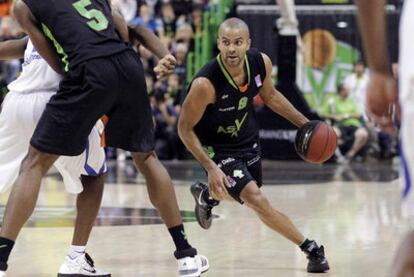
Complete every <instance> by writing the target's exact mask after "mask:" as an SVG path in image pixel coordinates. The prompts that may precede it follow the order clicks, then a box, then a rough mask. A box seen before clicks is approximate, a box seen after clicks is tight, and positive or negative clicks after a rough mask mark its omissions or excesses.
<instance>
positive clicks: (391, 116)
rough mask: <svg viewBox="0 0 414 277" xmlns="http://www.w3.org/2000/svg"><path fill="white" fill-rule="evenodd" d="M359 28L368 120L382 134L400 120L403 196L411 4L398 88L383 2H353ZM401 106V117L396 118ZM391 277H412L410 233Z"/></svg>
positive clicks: (412, 63)
mask: <svg viewBox="0 0 414 277" xmlns="http://www.w3.org/2000/svg"><path fill="white" fill-rule="evenodd" d="M356 4H357V5H358V10H359V21H360V22H359V23H360V24H359V26H360V30H361V33H362V38H363V42H364V48H365V53H366V56H367V58H368V66H369V68H370V70H371V72H370V82H369V85H368V91H367V109H368V116H369V117H370V118H371V119H372V120H373V121H374V122H375V123H376V124H378V125H379V126H380V127H382V128H383V129H384V130H389V131H395V127H394V125H395V123H396V122H395V121H397V125H398V121H399V119H401V123H400V126H401V127H400V134H401V143H402V147H401V149H402V153H401V156H402V161H403V162H402V168H403V172H404V174H403V176H402V177H403V178H404V179H405V185H406V186H405V191H404V194H405V195H406V194H407V193H408V192H409V191H410V188H411V180H412V178H413V176H414V144H413V142H412V139H413V137H414V124H413V121H412V119H413V118H414V60H413V59H414V56H413V50H412V49H413V44H414V36H413V34H412V28H413V26H414V17H413V15H414V1H412V0H407V1H404V7H403V12H402V16H401V21H400V33H399V34H400V51H399V55H400V56H399V64H400V71H399V80H398V82H399V84H398V90H399V91H397V83H396V80H395V79H394V78H393V75H392V66H391V64H390V60H389V56H388V51H387V45H388V44H387V42H388V40H387V39H386V24H385V22H386V19H385V10H384V5H385V0H371V1H366V0H357V1H356ZM399 106H401V116H399V111H400V109H399ZM391 276H393V277H394V276H395V277H403V276H414V231H412V232H411V233H410V234H408V236H407V237H406V238H405V239H404V240H403V241H402V243H401V246H400V248H399V250H398V252H397V254H396V256H395V262H394V265H393V267H392V269H391Z"/></svg>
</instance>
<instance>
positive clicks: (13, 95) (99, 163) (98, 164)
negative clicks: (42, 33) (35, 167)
mask: <svg viewBox="0 0 414 277" xmlns="http://www.w3.org/2000/svg"><path fill="white" fill-rule="evenodd" d="M60 79H61V77H60V75H58V74H57V73H55V72H54V71H53V69H51V67H50V66H49V65H48V64H47V63H46V61H45V60H43V59H42V57H41V56H40V55H39V54H38V53H37V51H36V50H35V49H34V48H33V45H32V43H31V42H30V40H29V42H28V45H27V49H26V51H25V58H24V64H23V71H22V74H21V75H20V76H19V77H18V78H17V80H16V81H14V82H13V83H11V84H10V85H9V89H11V91H10V92H9V93H8V94H7V95H6V98H5V99H4V102H3V107H2V111H1V113H0V192H3V191H5V190H6V189H7V188H8V187H10V186H11V185H12V184H13V183H14V181H15V180H16V178H17V176H18V172H19V168H20V164H21V162H22V160H23V159H24V157H25V156H26V154H27V151H28V149H29V145H30V138H31V137H32V135H33V132H34V130H35V128H36V125H37V123H38V122H39V119H40V117H41V115H42V113H43V111H44V109H45V107H46V104H47V103H48V102H49V99H50V97H51V96H52V95H54V94H55V93H56V91H57V90H58V87H59V82H60ZM99 133H100V132H99V131H98V128H97V127H94V128H93V129H92V131H91V133H90V135H89V137H88V142H87V146H86V150H85V151H84V152H83V153H82V154H80V155H79V156H76V157H64V156H62V157H60V158H59V159H58V160H57V161H56V162H55V164H54V166H55V167H56V168H57V169H58V171H59V172H60V174H61V175H62V177H63V183H64V185H65V188H66V190H67V191H68V192H70V193H80V192H81V191H82V190H83V186H82V184H81V182H80V178H79V177H80V175H89V176H96V175H99V174H102V173H104V172H105V171H106V164H105V152H104V150H103V148H102V147H101V145H100V139H101V138H100V134H99Z"/></svg>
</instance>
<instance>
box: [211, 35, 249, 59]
mask: <svg viewBox="0 0 414 277" xmlns="http://www.w3.org/2000/svg"><path fill="white" fill-rule="evenodd" d="M217 44H218V48H219V50H220V55H221V58H222V59H223V61H224V63H225V64H226V65H227V66H230V67H238V66H240V64H241V63H242V62H243V59H244V56H245V55H246V51H247V50H248V49H249V47H250V38H249V35H248V33H247V32H246V31H245V30H244V29H242V28H240V29H230V28H224V30H222V31H221V32H220V34H219V38H218V39H217Z"/></svg>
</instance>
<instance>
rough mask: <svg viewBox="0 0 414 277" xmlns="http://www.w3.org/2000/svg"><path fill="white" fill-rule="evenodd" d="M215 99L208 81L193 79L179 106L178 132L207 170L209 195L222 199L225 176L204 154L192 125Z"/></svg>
mask: <svg viewBox="0 0 414 277" xmlns="http://www.w3.org/2000/svg"><path fill="white" fill-rule="evenodd" d="M215 101H216V93H215V90H214V87H213V85H212V84H211V83H210V81H209V80H207V79H206V78H202V77H200V78H196V79H194V81H193V82H192V84H191V88H190V91H189V92H188V95H187V97H186V98H185V100H184V103H183V105H182V108H181V114H180V117H179V120H178V134H179V136H180V138H181V140H182V141H183V143H184V145H185V146H186V147H187V149H188V150H189V151H190V152H191V153H192V154H193V155H194V157H195V158H196V159H197V161H198V162H199V163H200V164H201V166H202V167H203V168H204V169H205V170H206V171H207V173H208V185H209V189H210V193H211V195H213V196H218V197H217V198H219V199H224V198H225V197H226V195H227V190H226V188H225V187H224V186H225V184H226V183H227V182H226V176H225V175H224V173H223V172H222V171H221V170H220V169H219V168H218V166H217V165H216V164H215V162H214V161H213V160H211V159H210V157H209V156H208V155H207V154H206V152H205V151H204V149H203V147H202V145H201V142H200V140H199V139H198V137H197V135H196V134H195V132H194V127H195V126H196V125H197V123H198V122H199V121H200V120H201V118H202V116H203V114H204V112H205V110H206V107H207V105H209V104H212V103H214V102H215Z"/></svg>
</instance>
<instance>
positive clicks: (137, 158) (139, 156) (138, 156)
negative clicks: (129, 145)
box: [131, 151, 157, 167]
mask: <svg viewBox="0 0 414 277" xmlns="http://www.w3.org/2000/svg"><path fill="white" fill-rule="evenodd" d="M131 155H132V158H133V159H134V162H135V163H136V164H137V166H138V167H140V166H142V165H144V164H145V163H146V162H147V161H148V160H149V159H150V158H156V157H157V156H156V154H155V152H154V151H150V152H133V153H131Z"/></svg>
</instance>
